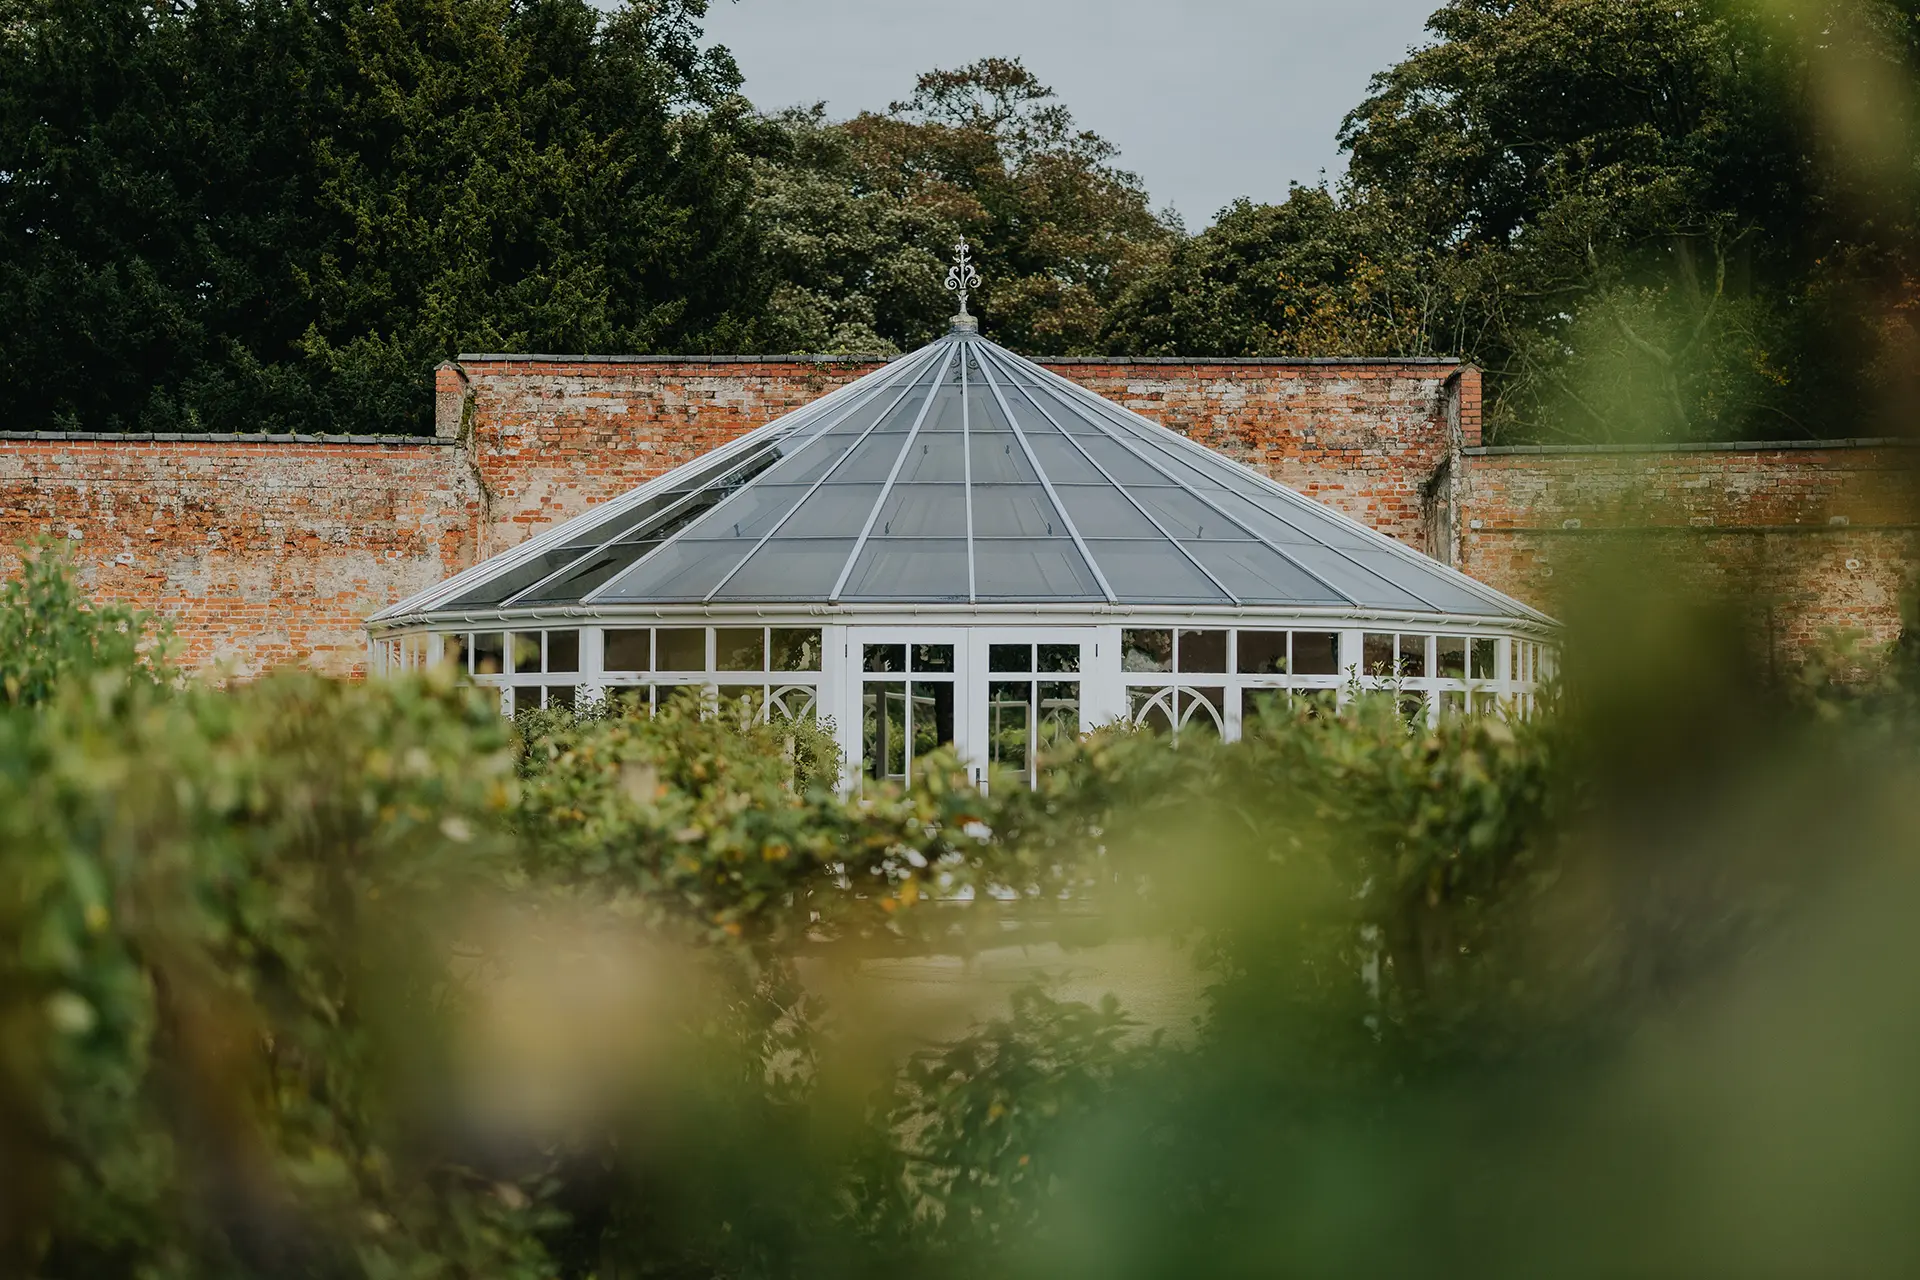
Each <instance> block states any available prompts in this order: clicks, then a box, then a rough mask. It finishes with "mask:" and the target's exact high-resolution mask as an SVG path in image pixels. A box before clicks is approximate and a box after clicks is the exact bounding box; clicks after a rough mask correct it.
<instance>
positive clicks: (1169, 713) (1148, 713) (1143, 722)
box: [1127, 689, 1174, 734]
mask: <svg viewBox="0 0 1920 1280" xmlns="http://www.w3.org/2000/svg"><path fill="white" fill-rule="evenodd" d="M1173 697H1174V690H1172V689H1129V690H1127V710H1128V713H1129V714H1130V715H1131V716H1132V718H1133V723H1135V724H1136V725H1139V726H1140V727H1141V728H1143V729H1149V730H1151V731H1153V732H1154V733H1166V734H1171V733H1172V732H1173Z"/></svg>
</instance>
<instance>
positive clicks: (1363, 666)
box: [1360, 632, 1394, 679]
mask: <svg viewBox="0 0 1920 1280" xmlns="http://www.w3.org/2000/svg"><path fill="white" fill-rule="evenodd" d="M1393 662H1394V654H1393V637H1392V636H1382V635H1375V634H1373V633H1372V632H1368V633H1367V634H1366V635H1365V636H1363V637H1362V638H1361V641H1360V674H1361V675H1363V676H1379V677H1381V678H1382V679H1391V678H1392V676H1393V674H1394V671H1393Z"/></svg>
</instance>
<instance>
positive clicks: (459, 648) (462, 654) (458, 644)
mask: <svg viewBox="0 0 1920 1280" xmlns="http://www.w3.org/2000/svg"><path fill="white" fill-rule="evenodd" d="M441 641H442V646H443V647H442V648H441V650H440V653H441V659H440V660H441V661H442V662H450V663H452V664H453V665H454V666H455V667H457V668H459V669H460V670H462V671H465V670H467V669H468V667H467V658H468V656H469V655H470V653H471V652H472V650H473V637H472V636H470V635H468V634H466V633H465V632H464V631H462V632H456V633H454V634H453V635H449V636H442V637H441ZM1519 648H1520V646H1519V645H1515V646H1514V650H1515V652H1518V651H1519Z"/></svg>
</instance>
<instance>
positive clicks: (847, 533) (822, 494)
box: [774, 484, 881, 542]
mask: <svg viewBox="0 0 1920 1280" xmlns="http://www.w3.org/2000/svg"><path fill="white" fill-rule="evenodd" d="M880 491H881V486H880V485H877V484H826V485H821V486H820V487H819V488H818V489H816V490H814V493H813V496H812V497H811V498H808V499H807V500H806V501H805V502H803V503H801V504H800V509H799V510H797V511H795V512H794V513H793V518H792V519H791V520H789V521H787V522H786V523H785V524H783V525H781V526H780V532H779V533H777V534H775V535H774V541H776V542H786V541H789V540H791V539H795V538H857V537H859V536H860V530H862V529H864V528H865V527H866V524H867V516H868V515H870V514H871V513H872V511H873V504H874V503H876V502H878V501H880Z"/></svg>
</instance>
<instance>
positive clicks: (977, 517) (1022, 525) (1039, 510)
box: [973, 483, 1067, 538]
mask: <svg viewBox="0 0 1920 1280" xmlns="http://www.w3.org/2000/svg"><path fill="white" fill-rule="evenodd" d="M973 536H974V537H976V538H1012V537H1026V538H1063V537H1066V536H1067V522H1066V520H1065V519H1063V518H1062V517H1061V515H1060V512H1059V510H1058V509H1057V508H1056V507H1055V506H1054V505H1053V499H1051V498H1049V497H1047V491H1046V490H1045V489H1043V488H1041V487H1040V486H1039V485H1037V484H978V483H976V484H975V485H974V486H973Z"/></svg>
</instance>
